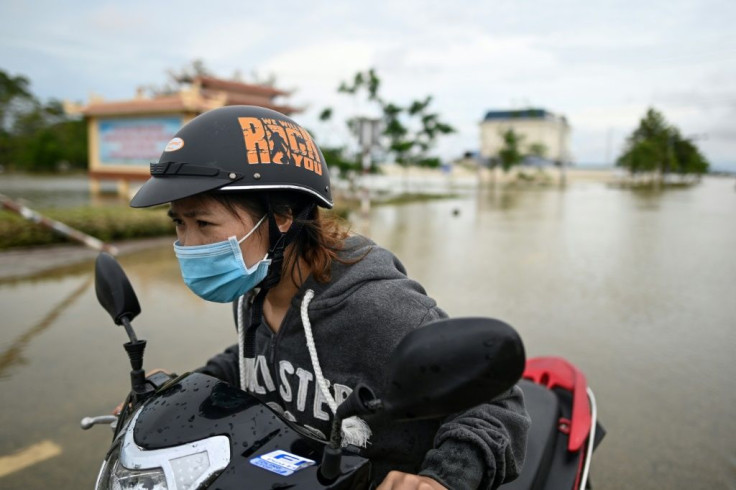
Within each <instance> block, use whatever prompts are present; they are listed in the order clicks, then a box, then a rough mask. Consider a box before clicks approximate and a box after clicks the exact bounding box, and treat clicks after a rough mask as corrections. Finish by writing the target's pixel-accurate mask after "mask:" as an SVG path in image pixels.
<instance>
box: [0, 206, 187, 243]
mask: <svg viewBox="0 0 736 490" xmlns="http://www.w3.org/2000/svg"><path fill="white" fill-rule="evenodd" d="M39 213H40V214H42V215H43V216H45V217H47V218H50V219H54V220H57V221H60V222H62V223H64V224H65V225H67V226H69V227H71V228H74V229H76V230H79V231H81V232H82V233H86V234H87V235H91V236H93V237H95V238H97V239H99V240H102V241H103V242H112V241H118V240H128V239H132V238H145V237H154V236H164V235H171V234H173V233H174V226H173V225H172V223H171V219H170V218H169V217H168V216H167V215H166V208H165V207H163V206H161V207H157V208H152V209H131V208H128V207H122V206H121V207H95V208H93V207H83V208H73V209H51V210H48V211H39ZM71 241H73V240H71V239H70V238H67V237H66V236H64V235H61V234H59V233H57V232H55V231H53V230H50V229H48V228H46V227H45V226H42V225H40V224H37V223H32V222H30V221H28V220H26V219H24V218H22V217H21V216H18V215H17V214H15V213H11V212H10V211H0V250H3V249H9V248H15V247H29V246H35V245H49V244H54V243H68V242H71Z"/></svg>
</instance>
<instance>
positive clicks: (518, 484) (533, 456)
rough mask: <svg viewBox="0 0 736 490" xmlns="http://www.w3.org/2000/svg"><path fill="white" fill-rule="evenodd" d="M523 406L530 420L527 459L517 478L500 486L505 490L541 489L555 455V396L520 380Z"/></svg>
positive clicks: (556, 408) (557, 419) (557, 404)
mask: <svg viewBox="0 0 736 490" xmlns="http://www.w3.org/2000/svg"><path fill="white" fill-rule="evenodd" d="M519 387H521V390H522V391H523V392H524V404H525V405H526V409H527V412H528V413H529V416H530V417H531V419H532V425H531V428H530V429H529V434H528V436H527V446H526V458H525V459H524V467H523V468H522V471H521V474H520V475H519V477H518V478H517V479H516V480H514V481H512V482H509V483H506V484H504V485H501V488H502V489H504V490H533V489H534V490H536V489H542V488H544V485H545V481H546V475H547V473H548V471H549V465H550V463H551V461H552V458H553V456H554V449H555V439H556V434H557V427H558V422H559V419H560V404H559V400H558V398H557V396H555V394H554V393H553V392H552V391H550V390H548V389H547V388H545V387H543V386H540V385H538V384H536V383H533V382H531V381H527V380H525V379H522V380H521V381H519Z"/></svg>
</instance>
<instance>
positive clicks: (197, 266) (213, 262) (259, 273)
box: [174, 216, 271, 303]
mask: <svg viewBox="0 0 736 490" xmlns="http://www.w3.org/2000/svg"><path fill="white" fill-rule="evenodd" d="M264 219H266V216H264V217H263V218H261V219H260V221H258V223H256V225H255V226H254V227H253V229H252V230H250V231H249V232H248V234H247V235H245V236H244V237H243V238H241V239H240V240H238V239H236V238H235V237H234V236H231V237H230V238H228V239H227V240H225V241H222V242H217V243H210V244H207V245H195V246H190V247H186V246H182V245H179V241H178V240H177V241H176V242H174V253H175V254H176V258H177V259H179V267H180V268H181V276H182V278H184V282H185V283H186V285H187V286H188V287H189V289H191V290H192V292H193V293H194V294H196V295H197V296H199V297H200V298H202V299H206V300H207V301H214V302H217V303H230V302H231V301H235V300H236V299H237V298H239V297H240V296H242V295H243V294H245V293H247V292H248V291H250V290H251V289H253V288H254V287H256V286H257V285H258V283H260V282H261V281H262V280H263V279H264V278H265V277H266V274H267V273H268V266H269V265H270V264H271V260H270V259H267V258H266V257H268V254H266V256H265V257H263V260H261V261H260V262H258V263H257V264H254V265H253V267H251V268H248V267H247V266H246V265H245V261H244V260H243V254H242V253H241V252H240V244H241V243H243V242H244V241H245V239H246V238H248V237H249V236H251V235H252V234H253V232H255V231H256V229H258V227H259V226H260V225H261V223H263V220H264Z"/></svg>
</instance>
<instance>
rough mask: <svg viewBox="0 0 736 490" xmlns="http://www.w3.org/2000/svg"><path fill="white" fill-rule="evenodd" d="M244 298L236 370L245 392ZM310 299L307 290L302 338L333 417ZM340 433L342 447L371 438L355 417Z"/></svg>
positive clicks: (311, 295)
mask: <svg viewBox="0 0 736 490" xmlns="http://www.w3.org/2000/svg"><path fill="white" fill-rule="evenodd" d="M244 298H245V295H243V296H241V297H240V298H239V299H238V369H239V370H240V389H241V390H243V391H247V390H246V389H245V388H246V387H245V329H244V328H243V302H244ZM312 298H314V291H313V290H311V289H308V290H307V291H306V293H304V299H303V300H302V304H301V316H302V324H303V325H304V336H305V337H306V340H307V350H308V351H309V359H310V360H311V361H312V369H314V376H315V378H316V384H317V387H318V388H319V390H320V392H321V393H322V397H323V398H324V399H325V401H326V402H327V405H328V406H329V407H330V411H331V412H332V414H333V416H334V414H335V412H337V402H336V401H335V398H334V397H333V396H332V394H331V393H330V388H329V386H328V384H327V380H326V379H325V377H324V375H323V374H322V367H321V366H320V364H319V357H317V347H316V346H315V343H314V336H313V335H312V324H311V323H310V321H309V314H308V309H309V303H310V302H311V301H312ZM315 396H316V395H315ZM341 432H342V445H343V446H348V445H352V446H359V447H366V446H367V445H368V440H369V439H370V437H371V429H370V427H368V424H367V423H366V422H365V421H364V420H363V419H361V418H359V417H357V416H354V417H348V418H347V419H345V420H343V421H342V431H341Z"/></svg>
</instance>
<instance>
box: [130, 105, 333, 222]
mask: <svg viewBox="0 0 736 490" xmlns="http://www.w3.org/2000/svg"><path fill="white" fill-rule="evenodd" d="M214 189H219V190H222V191H244V190H269V189H276V190H294V191H298V192H304V193H308V194H309V195H311V196H312V197H314V198H315V199H314V201H315V202H316V203H317V204H318V205H320V206H322V207H326V208H331V207H332V193H331V189H330V176H329V172H328V170H327V165H326V164H325V159H324V157H323V156H322V152H321V151H320V150H319V148H317V145H315V144H314V142H313V141H312V138H311V136H310V135H309V133H308V132H307V131H306V130H305V129H304V128H302V127H301V126H299V125H298V124H297V123H295V122H294V121H292V120H291V119H289V118H288V117H286V116H284V115H283V114H281V113H279V112H276V111H273V110H270V109H265V108H263V107H255V106H226V107H221V108H219V109H213V110H211V111H208V112H205V113H204V114H201V115H199V116H197V117H195V118H194V119H192V120H191V121H190V122H189V123H187V124H186V125H185V126H184V127H182V128H181V129H180V130H179V131H178V132H177V133H176V136H175V137H174V138H173V139H172V140H171V141H169V144H168V145H166V149H165V150H164V152H163V153H162V154H161V157H160V158H159V161H158V163H152V164H151V178H150V179H148V181H147V182H146V183H145V184H143V187H141V189H140V190H139V191H138V192H137V193H136V195H135V196H134V197H133V199H132V200H131V201H130V205H131V206H132V207H134V208H143V207H147V206H154V205H156V204H163V203H167V202H171V201H175V200H177V199H182V198H185V197H189V196H193V195H195V194H199V193H201V192H205V191H209V190H214Z"/></svg>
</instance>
